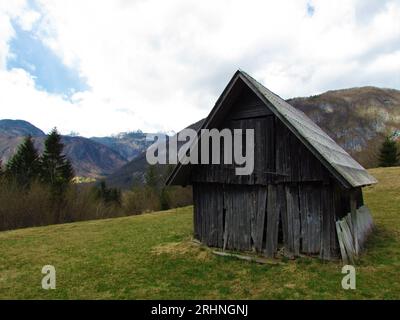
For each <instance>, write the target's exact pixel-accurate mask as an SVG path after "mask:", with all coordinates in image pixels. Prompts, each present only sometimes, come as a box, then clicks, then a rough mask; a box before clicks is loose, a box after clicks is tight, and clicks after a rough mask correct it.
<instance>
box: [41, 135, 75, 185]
mask: <svg viewBox="0 0 400 320" xmlns="http://www.w3.org/2000/svg"><path fill="white" fill-rule="evenodd" d="M63 149H64V145H63V144H62V142H61V136H60V134H59V133H58V132H57V129H56V128H54V129H53V130H52V131H51V132H50V133H49V134H48V136H47V138H46V140H45V142H44V152H43V155H42V157H41V159H40V165H41V173H40V174H41V180H42V182H44V183H46V184H48V185H49V186H50V187H51V188H52V190H53V191H55V192H56V193H62V192H63V191H64V190H65V188H66V187H67V186H68V184H69V183H70V182H71V180H72V178H73V177H74V172H73V169H72V165H71V162H70V161H69V160H68V159H67V157H66V156H65V155H64V154H63Z"/></svg>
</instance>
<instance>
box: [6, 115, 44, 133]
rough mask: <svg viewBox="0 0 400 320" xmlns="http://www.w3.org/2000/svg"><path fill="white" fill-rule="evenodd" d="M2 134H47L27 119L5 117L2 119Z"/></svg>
mask: <svg viewBox="0 0 400 320" xmlns="http://www.w3.org/2000/svg"><path fill="white" fill-rule="evenodd" d="M0 134H1V135H5V136H8V137H21V136H29V135H31V136H32V137H43V136H45V135H46V134H45V133H44V132H43V131H42V130H40V129H39V128H37V127H35V126H34V125H33V124H31V123H29V122H28V121H25V120H13V119H3V120H0Z"/></svg>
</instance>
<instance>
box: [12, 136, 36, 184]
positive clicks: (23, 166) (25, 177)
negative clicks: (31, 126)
mask: <svg viewBox="0 0 400 320" xmlns="http://www.w3.org/2000/svg"><path fill="white" fill-rule="evenodd" d="M39 172H40V162H39V154H38V152H37V150H36V149H35V146H34V144H33V140H32V137H31V136H28V137H26V138H25V139H24V141H23V142H22V144H20V145H19V147H18V150H17V152H16V154H15V155H14V156H13V157H12V158H11V159H10V160H9V161H8V162H7V165H6V175H7V177H8V178H10V179H13V180H14V181H15V182H16V183H17V184H18V185H19V186H21V187H29V186H30V184H31V183H32V181H33V180H35V179H37V178H38V177H39Z"/></svg>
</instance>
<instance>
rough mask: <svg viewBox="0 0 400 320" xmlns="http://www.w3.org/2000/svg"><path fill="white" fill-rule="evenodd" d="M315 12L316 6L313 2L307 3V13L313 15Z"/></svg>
mask: <svg viewBox="0 0 400 320" xmlns="http://www.w3.org/2000/svg"><path fill="white" fill-rule="evenodd" d="M314 12H315V7H314V6H313V4H312V3H311V2H308V3H307V15H308V16H310V17H312V16H313V15H314Z"/></svg>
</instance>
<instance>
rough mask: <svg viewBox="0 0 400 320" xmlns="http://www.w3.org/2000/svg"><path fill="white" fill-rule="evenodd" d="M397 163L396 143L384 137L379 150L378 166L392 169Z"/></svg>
mask: <svg viewBox="0 0 400 320" xmlns="http://www.w3.org/2000/svg"><path fill="white" fill-rule="evenodd" d="M398 163H399V154H398V148H397V144H396V141H394V140H393V139H391V138H390V137H386V139H385V141H384V142H383V143H382V146H381V148H380V150H379V166H380V167H393V166H396V165H397V164H398Z"/></svg>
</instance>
